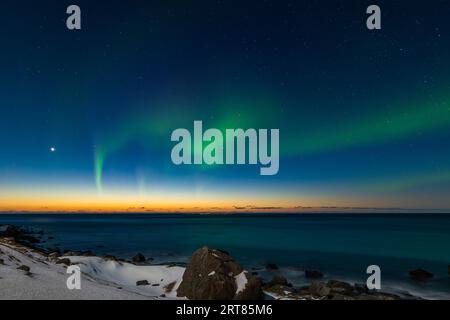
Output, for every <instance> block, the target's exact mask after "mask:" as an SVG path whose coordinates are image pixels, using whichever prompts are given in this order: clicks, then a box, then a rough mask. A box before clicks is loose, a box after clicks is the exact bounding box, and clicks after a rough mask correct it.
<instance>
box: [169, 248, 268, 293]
mask: <svg viewBox="0 0 450 320" xmlns="http://www.w3.org/2000/svg"><path fill="white" fill-rule="evenodd" d="M177 296H179V297H187V298H188V299H194V300H232V299H236V300H254V299H260V298H262V290H261V282H260V280H259V279H257V278H256V277H254V276H253V275H251V274H250V273H248V272H246V271H244V269H243V268H242V266H241V265H240V264H239V263H237V262H236V261H235V260H234V259H233V258H232V257H231V256H230V255H228V254H227V253H226V252H224V251H219V250H211V249H209V248H208V247H203V248H201V249H198V250H197V251H195V252H194V254H193V255H192V257H191V260H190V262H189V264H188V265H187V267H186V270H185V272H184V274H183V279H182V282H181V284H180V286H179V287H178V290H177Z"/></svg>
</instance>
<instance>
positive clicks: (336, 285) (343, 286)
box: [327, 280, 354, 294]
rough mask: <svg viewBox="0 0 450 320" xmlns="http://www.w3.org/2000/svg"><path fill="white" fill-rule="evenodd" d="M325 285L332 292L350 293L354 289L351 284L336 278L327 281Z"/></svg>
mask: <svg viewBox="0 0 450 320" xmlns="http://www.w3.org/2000/svg"><path fill="white" fill-rule="evenodd" d="M327 286H328V287H329V288H330V289H331V291H332V292H333V293H340V294H351V293H353V290H354V288H353V286H352V285H351V284H349V283H347V282H342V281H337V280H330V281H328V283H327Z"/></svg>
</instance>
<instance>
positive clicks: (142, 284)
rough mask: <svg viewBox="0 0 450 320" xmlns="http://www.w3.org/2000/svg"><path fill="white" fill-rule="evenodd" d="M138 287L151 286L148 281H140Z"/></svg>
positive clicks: (137, 283)
mask: <svg viewBox="0 0 450 320" xmlns="http://www.w3.org/2000/svg"><path fill="white" fill-rule="evenodd" d="M136 285H137V286H149V285H150V283H148V281H147V280H139V281H136Z"/></svg>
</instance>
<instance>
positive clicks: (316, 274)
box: [305, 270, 323, 279]
mask: <svg viewBox="0 0 450 320" xmlns="http://www.w3.org/2000/svg"><path fill="white" fill-rule="evenodd" d="M305 277H306V278H308V279H319V278H322V277H323V273H322V272H320V271H316V270H305Z"/></svg>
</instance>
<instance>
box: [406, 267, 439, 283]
mask: <svg viewBox="0 0 450 320" xmlns="http://www.w3.org/2000/svg"><path fill="white" fill-rule="evenodd" d="M409 276H410V277H411V279H413V280H415V281H427V280H430V279H432V278H433V277H434V275H433V274H432V273H431V272H428V271H426V270H423V269H415V270H412V271H410V272H409Z"/></svg>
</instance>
